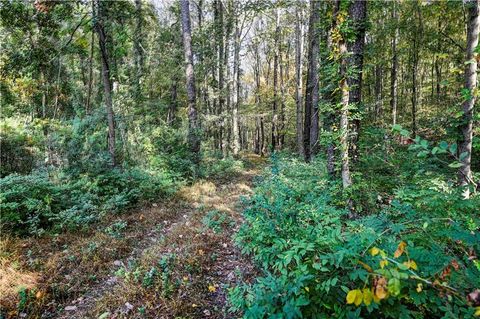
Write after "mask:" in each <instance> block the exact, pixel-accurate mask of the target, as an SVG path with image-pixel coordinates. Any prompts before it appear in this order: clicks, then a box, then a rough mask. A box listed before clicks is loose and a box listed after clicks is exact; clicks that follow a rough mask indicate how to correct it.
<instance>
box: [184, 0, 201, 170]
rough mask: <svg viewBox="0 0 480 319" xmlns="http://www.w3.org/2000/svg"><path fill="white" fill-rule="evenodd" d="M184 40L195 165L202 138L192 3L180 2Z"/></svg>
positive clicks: (191, 138)
mask: <svg viewBox="0 0 480 319" xmlns="http://www.w3.org/2000/svg"><path fill="white" fill-rule="evenodd" d="M180 9H181V16H182V17H181V20H182V39H183V51H184V58H185V76H186V87H187V98H188V111H187V113H188V145H189V147H190V151H191V152H192V153H193V157H194V158H193V160H194V162H195V163H198V162H199V161H200V136H199V133H200V132H199V130H200V128H199V123H198V114H197V105H196V90H195V74H194V71H193V53H192V32H191V23H190V2H189V0H180Z"/></svg>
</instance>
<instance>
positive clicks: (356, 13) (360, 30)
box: [348, 0, 367, 161]
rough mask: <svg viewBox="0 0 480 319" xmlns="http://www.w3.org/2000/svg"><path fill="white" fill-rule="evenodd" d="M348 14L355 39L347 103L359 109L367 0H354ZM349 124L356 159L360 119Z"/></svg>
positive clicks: (351, 46) (355, 158) (351, 45)
mask: <svg viewBox="0 0 480 319" xmlns="http://www.w3.org/2000/svg"><path fill="white" fill-rule="evenodd" d="M349 15H350V19H351V21H352V24H353V31H354V33H355V39H354V41H353V42H352V43H351V44H350V47H349V48H348V50H349V51H350V52H351V57H350V61H349V64H350V66H351V67H352V69H353V71H354V74H353V75H352V76H349V77H348V86H349V88H350V96H349V104H351V105H354V106H355V107H356V109H357V110H359V109H360V107H361V104H362V83H363V78H362V77H363V52H364V46H365V31H366V20H367V1H365V0H355V1H354V2H353V4H352V5H351V6H350V10H349ZM357 112H358V111H357ZM351 126H352V129H351V136H352V143H351V150H352V160H353V161H357V160H358V156H359V152H358V140H359V137H360V119H359V118H358V117H356V118H354V119H353V121H352V125H351Z"/></svg>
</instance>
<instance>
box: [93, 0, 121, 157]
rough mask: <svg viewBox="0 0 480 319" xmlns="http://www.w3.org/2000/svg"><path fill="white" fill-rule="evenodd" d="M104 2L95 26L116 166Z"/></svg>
mask: <svg viewBox="0 0 480 319" xmlns="http://www.w3.org/2000/svg"><path fill="white" fill-rule="evenodd" d="M103 6H104V4H103V1H102V0H98V2H97V19H96V23H95V28H96V30H97V34H98V42H99V46H100V55H101V59H102V78H103V91H104V100H105V109H106V111H107V123H108V152H109V153H110V160H111V164H112V166H116V164H117V163H116V157H115V114H114V112H113V105H112V79H111V73H110V64H109V55H108V52H107V43H106V38H107V36H106V34H105V25H104V19H105V12H104V7H103Z"/></svg>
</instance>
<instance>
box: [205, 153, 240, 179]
mask: <svg viewBox="0 0 480 319" xmlns="http://www.w3.org/2000/svg"><path fill="white" fill-rule="evenodd" d="M243 168H244V166H243V162H242V161H240V160H235V159H233V158H231V157H226V158H210V157H208V158H205V159H204V160H203V162H202V164H201V172H200V175H201V177H204V178H217V179H218V178H228V177H232V176H235V175H238V174H240V172H241V171H242V170H243Z"/></svg>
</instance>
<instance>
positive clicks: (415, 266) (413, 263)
mask: <svg viewBox="0 0 480 319" xmlns="http://www.w3.org/2000/svg"><path fill="white" fill-rule="evenodd" d="M410 268H412V269H413V270H417V269H418V267H417V263H416V262H415V261H413V260H410Z"/></svg>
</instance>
